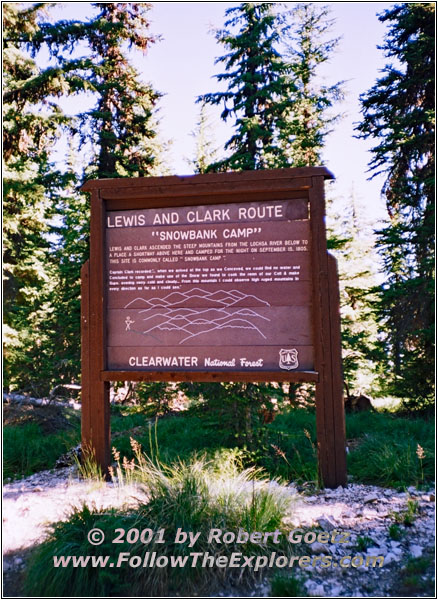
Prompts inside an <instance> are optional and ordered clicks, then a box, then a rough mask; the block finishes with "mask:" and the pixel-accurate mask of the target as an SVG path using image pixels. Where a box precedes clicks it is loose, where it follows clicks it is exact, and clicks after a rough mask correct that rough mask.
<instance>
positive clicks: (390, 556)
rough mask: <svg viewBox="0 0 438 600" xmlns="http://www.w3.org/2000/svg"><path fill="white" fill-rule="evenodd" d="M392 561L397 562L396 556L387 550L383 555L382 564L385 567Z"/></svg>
mask: <svg viewBox="0 0 438 600" xmlns="http://www.w3.org/2000/svg"><path fill="white" fill-rule="evenodd" d="M393 562H398V557H397V556H396V555H395V554H393V553H392V552H388V554H387V555H386V556H385V561H384V563H383V566H384V567H386V566H387V565H390V564H391V563H393Z"/></svg>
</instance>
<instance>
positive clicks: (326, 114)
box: [279, 2, 343, 167]
mask: <svg viewBox="0 0 438 600" xmlns="http://www.w3.org/2000/svg"><path fill="white" fill-rule="evenodd" d="M283 18H284V19H285V22H286V23H287V27H286V31H285V37H284V43H285V47H286V48H285V57H286V60H287V63H288V65H289V67H290V75H289V77H290V80H291V84H293V87H291V95H290V98H289V108H288V113H287V119H286V121H285V122H284V123H282V124H281V129H280V138H279V141H280V145H281V147H282V148H283V151H284V155H285V157H286V163H285V164H284V166H293V167H312V166H317V165H320V164H321V163H322V156H321V154H322V150H323V147H324V143H325V139H326V137H327V135H328V134H329V133H330V131H331V126H332V125H334V124H335V123H336V122H337V121H338V120H339V113H338V112H337V111H333V109H334V106H335V104H336V103H337V102H340V101H341V100H342V99H343V92H342V83H343V82H338V83H335V84H333V85H331V86H326V85H323V83H322V82H321V80H320V73H319V71H320V69H321V66H323V65H324V63H326V62H327V61H329V60H330V58H331V54H332V53H333V51H334V50H335V49H336V46H337V44H338V42H339V38H334V39H327V36H328V35H329V34H330V30H331V27H332V25H333V20H332V19H330V10H329V8H328V6H326V5H321V4H320V3H313V2H296V3H294V6H293V7H292V8H291V9H290V10H288V11H287V13H286V14H285V15H283Z"/></svg>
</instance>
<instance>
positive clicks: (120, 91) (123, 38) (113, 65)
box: [44, 3, 160, 379]
mask: <svg viewBox="0 0 438 600" xmlns="http://www.w3.org/2000/svg"><path fill="white" fill-rule="evenodd" d="M93 6H94V7H95V8H97V9H98V11H99V12H98V13H97V15H96V16H95V17H94V19H92V20H91V21H90V22H84V23H82V22H74V23H69V22H61V23H55V24H54V25H53V26H50V25H46V26H45V27H44V35H45V38H44V39H45V41H46V43H47V44H48V45H49V47H50V49H51V52H52V55H53V56H54V57H56V58H57V59H58V60H59V61H60V66H61V68H62V71H63V72H64V73H66V76H67V78H68V80H73V82H74V81H75V78H76V77H80V78H83V80H84V81H86V84H85V85H84V88H85V89H90V90H92V95H93V97H94V98H95V105H94V106H93V107H92V108H91V109H90V110H87V111H84V112H82V113H79V114H78V115H77V117H76V122H77V131H78V132H79V135H78V144H79V149H81V148H83V149H87V148H88V150H89V152H90V154H91V159H90V162H89V164H88V165H87V166H86V168H85V170H84V173H83V174H79V173H78V174H77V178H78V179H79V180H83V179H84V178H99V179H103V178H108V177H137V176H138V177H143V176H146V175H151V174H152V175H156V174H158V172H157V171H158V168H159V166H160V156H159V142H158V140H157V137H156V131H155V125H156V120H155V116H154V109H155V105H156V102H157V100H158V98H159V94H158V93H157V92H155V91H154V90H153V89H152V88H151V86H149V85H145V84H143V83H141V82H140V81H139V77H138V74H137V73H136V71H135V70H134V68H133V67H132V66H131V65H130V64H129V61H128V59H127V57H126V50H125V44H126V43H128V44H129V45H130V46H134V47H135V48H137V49H138V50H141V51H142V52H145V51H146V50H147V48H148V47H149V45H150V44H151V43H153V42H154V41H155V38H154V37H152V36H151V35H150V34H149V32H148V27H149V23H148V20H147V13H148V10H149V8H150V7H149V5H146V4H136V3H135V4H132V3H130V4H128V3H95V4H94V5H93ZM79 42H81V43H82V45H83V46H85V49H86V52H85V56H83V57H82V58H80V59H75V58H71V57H70V56H64V54H63V53H61V50H62V51H65V50H68V49H69V48H72V49H73V48H75V47H76V45H77V44H79ZM90 149H91V151H90ZM75 170H76V171H77V169H74V168H73V165H71V166H70V172H71V171H75ZM58 209H59V213H60V214H61V215H62V218H63V223H62V226H61V227H59V228H58V234H59V246H58V249H57V252H56V255H57V257H58V260H59V262H58V264H59V277H60V281H61V285H60V287H59V290H58V291H57V296H56V310H55V312H56V317H57V319H56V320H57V324H58V327H57V329H58V333H59V335H58V338H57V344H56V346H57V348H58V352H59V353H58V356H59V357H60V358H61V359H62V360H61V361H60V362H59V364H58V370H59V372H60V373H61V374H62V375H63V376H64V377H66V378H70V379H71V378H77V377H78V375H79V371H80V345H79V339H80V270H81V267H82V264H83V263H84V262H85V260H86V258H87V257H88V228H89V204H88V199H87V198H86V197H85V196H84V195H82V194H80V193H78V192H77V190H75V189H71V190H70V194H68V195H65V196H64V198H63V200H62V202H61V203H60V204H59V207H58Z"/></svg>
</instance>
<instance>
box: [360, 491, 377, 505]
mask: <svg viewBox="0 0 438 600" xmlns="http://www.w3.org/2000/svg"><path fill="white" fill-rule="evenodd" d="M378 499H379V497H378V495H377V494H374V493H373V494H367V495H366V496H365V498H364V499H363V502H364V504H368V503H370V502H377V500H378Z"/></svg>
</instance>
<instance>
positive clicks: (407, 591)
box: [393, 550, 435, 598]
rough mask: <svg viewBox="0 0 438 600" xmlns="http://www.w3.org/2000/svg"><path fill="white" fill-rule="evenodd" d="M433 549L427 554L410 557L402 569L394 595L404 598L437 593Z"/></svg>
mask: <svg viewBox="0 0 438 600" xmlns="http://www.w3.org/2000/svg"><path fill="white" fill-rule="evenodd" d="M433 564H434V556H433V551H432V550H431V551H429V552H428V553H427V555H426V556H420V557H419V558H409V559H408V562H407V563H406V565H404V566H403V568H402V569H401V570H400V574H399V577H398V578H397V583H396V586H395V589H394V590H393V596H399V597H403V598H423V597H424V598H427V597H429V596H434V594H435V570H434V566H433Z"/></svg>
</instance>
